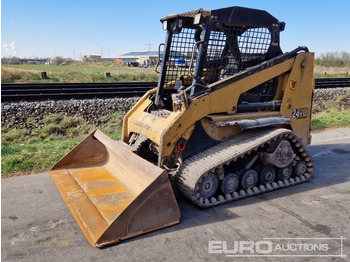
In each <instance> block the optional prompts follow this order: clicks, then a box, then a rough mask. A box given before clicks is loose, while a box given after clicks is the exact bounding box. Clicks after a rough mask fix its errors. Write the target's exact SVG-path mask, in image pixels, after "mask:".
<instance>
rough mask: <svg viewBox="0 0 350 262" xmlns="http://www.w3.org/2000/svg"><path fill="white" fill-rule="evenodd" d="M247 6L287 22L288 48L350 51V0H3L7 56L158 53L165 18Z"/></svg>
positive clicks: (284, 45) (283, 40) (283, 42)
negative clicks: (162, 20) (200, 9)
mask: <svg viewBox="0 0 350 262" xmlns="http://www.w3.org/2000/svg"><path fill="white" fill-rule="evenodd" d="M230 6H243V7H249V8H255V9H262V10H266V11H268V12H269V13H270V14H271V15H273V16H274V17H276V18H277V19H279V20H280V21H283V22H285V23H286V28H285V31H283V32H282V33H281V47H282V50H283V51H284V52H288V51H291V50H293V49H295V48H296V47H298V46H301V45H305V46H307V47H308V48H309V50H310V51H311V52H315V54H316V57H318V56H320V55H321V54H325V53H326V52H341V51H345V52H350V13H349V10H350V1H349V0H333V1H329V0H328V1H326V0H314V1H312V0H303V1H302V0H293V1H290V0H234V1H233V0H231V1H227V0H219V1H218V0H216V1H213V0H211V1H209V0H200V1H199V0H176V1H174V0H173V1H171V0H162V1H159V0H156V1H146V0H127V1H125V0H124V1H121V0H104V1H98V0H95V1H92V0H69V1H68V0H49V1H48V0H2V1H1V57H11V56H17V57H21V58H25V57H26V58H36V57H55V56H63V57H71V58H73V59H80V58H81V57H82V56H84V55H102V57H118V56H119V55H122V54H125V53H128V52H141V51H149V50H151V51H155V50H157V48H158V45H159V43H162V42H164V40H165V31H163V30H162V24H161V23H160V21H159V19H160V18H162V17H165V16H166V15H169V14H176V13H182V12H187V11H191V10H195V9H198V8H203V9H206V10H213V9H219V8H224V7H230Z"/></svg>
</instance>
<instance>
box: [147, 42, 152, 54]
mask: <svg viewBox="0 0 350 262" xmlns="http://www.w3.org/2000/svg"><path fill="white" fill-rule="evenodd" d="M151 46H152V44H151V41H148V44H147V47H148V52H149V51H151Z"/></svg>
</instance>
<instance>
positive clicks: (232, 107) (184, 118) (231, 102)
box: [122, 53, 314, 166]
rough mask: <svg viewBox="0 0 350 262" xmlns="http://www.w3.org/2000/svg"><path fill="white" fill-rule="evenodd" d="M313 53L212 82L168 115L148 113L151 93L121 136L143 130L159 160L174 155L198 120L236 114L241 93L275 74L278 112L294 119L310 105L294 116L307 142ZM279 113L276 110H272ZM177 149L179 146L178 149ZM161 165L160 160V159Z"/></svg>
mask: <svg viewBox="0 0 350 262" xmlns="http://www.w3.org/2000/svg"><path fill="white" fill-rule="evenodd" d="M313 56H314V54H313V53H299V54H298V55H297V56H296V57H294V58H291V59H288V60H286V61H284V62H281V63H279V64H277V65H274V66H271V67H269V68H267V69H265V70H262V71H260V72H257V73H254V74H252V75H250V76H247V77H245V78H243V79H241V80H238V81H236V82H234V83H230V78H226V79H224V80H221V81H219V82H216V83H213V84H211V85H209V86H208V87H209V88H211V89H212V90H215V87H216V86H218V85H220V86H221V88H220V89H217V90H215V91H212V92H210V93H208V94H206V95H204V96H201V97H197V98H195V99H193V100H192V102H191V104H190V105H189V106H188V108H187V109H186V108H185V107H184V106H180V107H179V109H177V110H174V111H173V112H171V113H170V115H169V116H168V117H167V118H163V117H159V116H156V115H155V114H152V113H150V112H147V108H149V107H150V106H151V104H152V101H150V100H149V99H148V96H149V95H150V94H152V93H153V94H154V93H155V92H156V90H155V89H154V90H151V91H150V92H148V93H147V94H146V95H145V96H144V97H143V98H142V99H141V100H140V101H139V103H137V104H136V105H135V107H134V108H133V109H132V110H131V111H130V112H129V113H128V114H127V115H126V116H125V118H124V126H123V127H124V128H123V133H122V139H123V140H124V141H125V142H127V141H128V138H129V136H130V134H131V132H136V133H140V134H142V135H144V136H146V137H148V138H149V139H150V140H152V141H153V142H154V143H156V144H157V145H158V146H159V147H160V159H163V158H164V157H171V155H172V153H173V152H174V148H176V146H177V141H178V140H179V139H180V138H183V139H185V140H188V139H189V138H190V136H191V134H192V132H193V130H194V125H195V123H196V122H197V121H199V120H201V119H202V118H204V117H206V116H208V115H211V114H218V113H220V114H226V115H228V116H234V114H235V113H236V110H237V104H238V99H239V97H240V95H241V94H242V93H244V92H246V91H248V90H250V89H252V88H254V87H256V86H258V85H260V84H262V83H264V82H266V81H268V80H270V79H272V78H274V77H279V80H280V81H279V86H278V89H277V93H276V98H277V99H282V97H283V100H282V106H281V110H280V112H279V113H278V114H280V115H282V116H287V117H289V118H291V112H292V110H293V109H295V108H305V107H307V108H308V110H309V111H308V112H309V113H308V116H307V117H306V118H305V119H292V123H291V127H292V130H293V131H294V132H295V133H296V134H297V135H298V136H299V137H300V138H302V140H303V142H304V143H305V142H306V139H307V137H308V136H309V127H310V114H311V97H312V92H313V84H312V83H313ZM272 114H274V115H275V114H276V112H274V113H272ZM175 150H176V149H175ZM158 165H160V166H161V161H159V162H158Z"/></svg>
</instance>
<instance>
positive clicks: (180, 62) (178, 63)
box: [175, 59, 190, 67]
mask: <svg viewBox="0 0 350 262" xmlns="http://www.w3.org/2000/svg"><path fill="white" fill-rule="evenodd" d="M175 66H176V67H189V66H190V65H189V62H188V61H186V59H176V60H175Z"/></svg>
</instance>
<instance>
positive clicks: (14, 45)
mask: <svg viewBox="0 0 350 262" xmlns="http://www.w3.org/2000/svg"><path fill="white" fill-rule="evenodd" d="M10 47H11V49H12V52H13V55H14V56H16V55H17V51H16V42H15V41H13V42H11V43H10Z"/></svg>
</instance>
